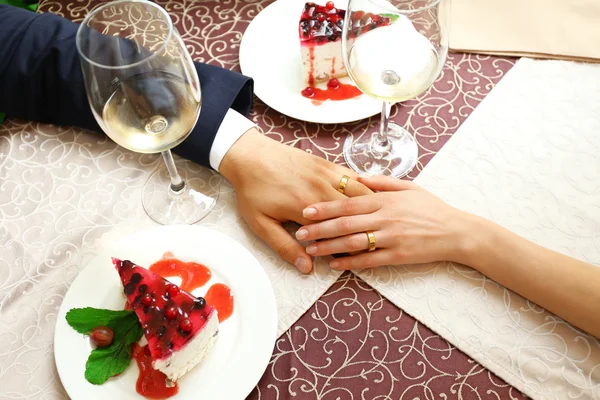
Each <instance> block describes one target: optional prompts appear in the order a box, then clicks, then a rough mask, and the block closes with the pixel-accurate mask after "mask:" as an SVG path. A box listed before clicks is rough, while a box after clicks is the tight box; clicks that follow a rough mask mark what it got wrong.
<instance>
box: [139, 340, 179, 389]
mask: <svg viewBox="0 0 600 400" xmlns="http://www.w3.org/2000/svg"><path fill="white" fill-rule="evenodd" d="M131 358H133V359H134V360H135V361H136V362H137V365H138V368H139V370H140V375H139V376H138V379H137V383H136V385H135V386H136V391H137V392H138V393H139V394H141V395H142V396H144V397H146V398H148V399H166V398H168V397H172V396H175V395H176V394H177V392H179V387H178V386H177V382H175V385H174V386H172V387H167V376H166V375H165V374H163V373H162V372H160V371H158V370H156V369H154V368H152V357H151V356H150V350H149V349H148V346H147V345H146V346H140V345H139V344H137V343H134V344H133V349H132V354H131Z"/></svg>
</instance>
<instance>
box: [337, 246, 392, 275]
mask: <svg viewBox="0 0 600 400" xmlns="http://www.w3.org/2000/svg"><path fill="white" fill-rule="evenodd" d="M394 264H398V262H394V251H393V250H390V249H380V250H375V251H373V252H370V253H360V254H357V255H354V256H350V257H343V258H336V259H334V260H332V261H331V262H330V263H329V266H330V267H331V268H333V269H336V270H338V271H343V270H350V269H366V268H375V267H380V266H382V265H394Z"/></svg>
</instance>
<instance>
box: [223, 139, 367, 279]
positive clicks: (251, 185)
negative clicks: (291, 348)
mask: <svg viewBox="0 0 600 400" xmlns="http://www.w3.org/2000/svg"><path fill="white" fill-rule="evenodd" d="M219 169H220V171H221V173H222V175H223V176H224V177H225V178H227V179H228V180H229V181H230V182H231V183H232V184H233V186H234V187H235V191H236V194H237V201H238V208H239V210H240V213H241V214H242V216H243V217H244V219H245V220H246V222H247V223H248V225H249V226H250V228H251V229H252V230H253V231H254V233H256V234H257V235H258V236H259V237H260V238H261V239H262V240H264V241H265V242H266V243H267V244H268V245H269V246H271V248H273V250H275V251H276V252H277V253H278V254H279V255H280V256H281V257H282V258H283V259H284V260H286V261H287V262H289V263H291V264H293V265H294V266H295V267H296V268H298V270H300V271H301V272H303V273H308V272H310V271H311V270H312V259H311V258H310V256H309V255H308V254H307V253H306V251H305V249H304V247H302V245H301V244H300V243H298V242H297V241H296V240H295V239H294V238H293V237H292V236H291V235H290V234H289V233H288V232H287V231H286V230H285V229H284V228H283V227H282V226H281V223H282V222H287V221H294V222H297V223H299V224H301V225H305V224H308V223H310V222H311V221H309V220H307V219H305V218H304V217H303V216H302V210H303V209H304V208H305V207H306V206H308V205H310V204H314V203H318V202H323V201H331V200H339V199H344V198H345V197H346V196H350V197H353V196H360V195H364V194H370V193H372V192H371V190H370V189H368V188H367V187H366V186H364V185H363V184H361V183H359V182H357V181H356V180H355V179H356V178H357V176H356V174H355V173H354V172H352V171H350V170H349V169H347V168H344V167H341V166H339V165H336V164H333V163H331V162H329V161H326V160H324V159H322V158H319V157H317V156H314V155H311V154H308V153H306V152H304V151H302V150H299V149H296V148H293V147H290V146H286V145H283V144H280V143H277V142H276V141H274V140H272V139H269V138H267V137H265V136H263V135H261V134H260V133H259V132H257V131H256V129H251V130H250V131H248V132H246V133H245V134H244V135H243V136H242V137H241V138H240V139H239V140H238V141H237V142H236V143H235V144H234V145H233V146H232V147H231V149H230V150H229V151H228V152H227V154H226V155H225V157H224V158H223V161H222V162H221V166H220V168H219ZM344 175H348V176H349V177H350V178H351V179H350V181H349V182H348V185H347V186H346V190H345V195H346V196H344V195H343V194H341V193H339V192H338V191H337V188H338V185H339V182H340V179H342V176H344Z"/></svg>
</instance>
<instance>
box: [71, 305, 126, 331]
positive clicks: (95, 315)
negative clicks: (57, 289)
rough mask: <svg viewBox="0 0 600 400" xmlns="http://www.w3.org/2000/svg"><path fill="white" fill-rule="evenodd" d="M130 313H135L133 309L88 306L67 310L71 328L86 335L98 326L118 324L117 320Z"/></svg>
mask: <svg viewBox="0 0 600 400" xmlns="http://www.w3.org/2000/svg"><path fill="white" fill-rule="evenodd" d="M129 315H135V314H134V312H133V311H113V310H103V309H99V308H92V307H86V308H72V309H71V310H69V312H67V315H66V319H67V323H68V324H69V325H70V326H71V328H73V329H75V330H76V331H77V332H79V333H83V334H84V335H86V334H88V333H90V331H91V330H92V329H94V328H95V327H97V326H108V327H110V328H113V326H112V325H118V324H117V322H119V320H120V319H122V318H125V317H127V316H129ZM136 321H137V319H136ZM115 336H116V332H115Z"/></svg>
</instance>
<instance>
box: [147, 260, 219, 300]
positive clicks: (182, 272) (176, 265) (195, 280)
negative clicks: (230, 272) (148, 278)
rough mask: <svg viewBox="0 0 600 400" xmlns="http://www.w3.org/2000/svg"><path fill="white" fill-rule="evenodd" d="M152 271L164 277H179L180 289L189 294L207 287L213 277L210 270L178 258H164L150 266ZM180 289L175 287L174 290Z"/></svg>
mask: <svg viewBox="0 0 600 400" xmlns="http://www.w3.org/2000/svg"><path fill="white" fill-rule="evenodd" d="M149 269H150V271H152V272H154V273H155V274H158V275H160V276H162V277H179V278H181V285H179V287H180V288H181V289H183V290H186V291H188V292H191V291H193V290H194V289H197V288H199V287H201V286H204V285H206V282H208V281H209V280H210V277H211V276H212V274H211V272H210V269H208V268H206V267H205V266H204V265H202V264H198V263H195V262H183V261H181V260H178V259H176V258H163V259H161V260H158V261H157V262H155V263H154V264H152V265H151V266H150V268H149ZM177 289H179V288H178V287H177V286H176V285H173V289H171V290H177Z"/></svg>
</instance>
